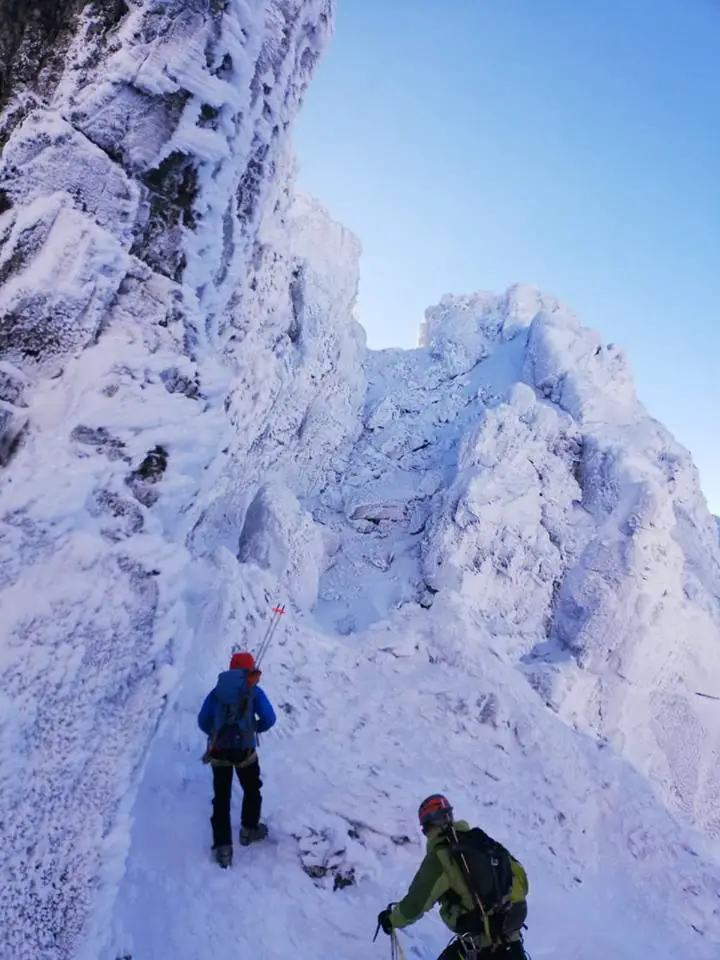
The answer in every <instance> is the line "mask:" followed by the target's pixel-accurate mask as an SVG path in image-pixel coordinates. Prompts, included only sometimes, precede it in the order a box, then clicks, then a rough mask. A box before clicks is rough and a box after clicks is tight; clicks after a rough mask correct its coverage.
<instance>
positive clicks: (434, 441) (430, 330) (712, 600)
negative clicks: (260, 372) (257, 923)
mask: <svg viewBox="0 0 720 960" xmlns="http://www.w3.org/2000/svg"><path fill="white" fill-rule="evenodd" d="M423 336H424V337H426V338H427V346H426V347H425V348H422V349H419V350H417V351H412V352H408V353H405V354H402V353H398V352H397V351H385V352H383V353H381V354H377V355H372V356H371V357H370V358H369V360H368V363H367V370H368V379H369V392H368V399H367V402H366V408H365V415H364V423H365V430H364V433H363V436H362V437H361V440H360V442H359V444H358V445H357V447H356V449H355V452H354V454H353V457H352V459H351V463H350V468H349V472H348V476H347V477H346V483H345V485H344V490H343V494H342V497H340V498H338V494H337V493H335V494H333V496H332V497H326V499H325V503H324V507H323V510H324V511H325V512H324V513H321V514H320V516H323V517H326V518H327V517H331V516H332V511H335V512H336V513H337V512H338V511H342V513H343V515H344V517H345V518H346V519H347V521H348V522H349V523H350V524H351V525H352V528H353V531H354V535H353V538H352V539H351V541H350V545H349V546H348V547H347V548H346V549H345V551H344V554H343V556H342V560H338V561H337V562H336V564H335V568H334V569H331V570H330V571H329V572H328V574H327V576H326V578H325V580H324V581H323V584H322V585H321V596H323V593H322V591H323V589H324V590H325V599H326V601H328V603H329V605H328V604H327V603H326V607H325V609H326V612H327V611H331V610H332V603H331V600H332V597H333V595H337V592H338V586H339V583H340V582H345V581H348V580H349V581H350V582H352V581H353V580H354V581H355V582H358V583H363V579H362V578H358V577H355V578H352V577H349V576H348V572H347V570H346V569H343V565H345V566H347V565H348V564H350V565H352V564H359V565H360V566H361V567H362V566H363V565H369V567H372V570H374V571H375V572H374V573H373V572H372V571H370V572H369V573H368V574H367V576H366V577H365V582H368V583H373V584H374V582H375V580H379V581H380V582H382V583H383V584H384V585H385V586H384V588H381V587H379V586H375V585H373V587H372V589H369V588H365V590H363V589H362V588H360V587H358V592H359V597H358V603H357V606H356V611H355V613H354V614H352V615H350V616H348V614H347V613H344V614H343V616H342V620H341V622H339V623H337V624H336V628H337V629H341V630H346V631H348V630H352V629H360V628H362V627H363V626H366V625H367V624H368V622H371V621H372V620H373V619H374V618H375V616H376V606H377V600H378V598H383V602H384V601H385V600H386V599H387V597H388V596H389V597H390V598H391V600H392V602H393V603H395V604H401V603H404V602H408V601H409V600H416V601H418V602H420V603H422V604H423V605H429V604H431V603H432V601H433V597H434V596H435V594H437V592H438V591H445V592H450V593H451V594H454V595H456V596H457V598H458V600H459V601H460V602H462V604H463V605H464V606H466V607H467V608H468V609H470V610H471V611H472V612H473V615H474V616H475V617H476V618H477V621H478V623H481V624H482V625H483V627H484V628H485V629H487V630H488V631H489V633H490V634H491V635H492V636H493V637H495V641H496V643H497V645H498V650H502V652H503V655H504V656H509V657H511V658H515V659H517V660H518V661H519V662H521V663H522V664H523V669H524V670H526V671H527V674H528V678H529V679H530V681H531V682H532V683H533V684H534V685H535V686H536V687H537V689H538V690H539V691H540V692H541V694H542V695H543V697H544V698H545V699H546V702H547V703H548V704H549V705H551V706H552V707H553V708H554V709H556V710H559V711H560V712H561V713H562V714H563V716H565V717H566V718H567V719H568V720H569V721H571V722H574V723H577V724H578V725H580V726H581V727H582V728H584V729H590V730H592V731H593V732H594V733H596V734H598V735H600V736H602V737H605V738H607V739H608V740H609V741H610V742H611V743H612V744H613V746H614V747H616V748H617V749H618V751H619V752H620V753H621V754H623V755H624V756H626V757H627V758H628V759H630V760H631V761H632V762H633V763H634V764H635V766H636V767H637V768H638V769H639V770H640V771H642V772H643V773H645V774H647V775H648V776H649V777H650V778H651V780H652V781H653V783H654V784H655V785H656V787H657V789H658V790H659V792H660V794H661V796H662V797H663V799H664V801H665V802H666V803H668V804H669V805H670V806H671V807H672V808H674V809H676V810H681V811H682V812H683V814H684V815H685V816H687V817H688V818H689V819H690V820H691V821H692V822H694V823H696V824H697V825H699V826H701V827H703V828H704V829H705V830H707V831H708V832H709V833H710V834H711V835H712V836H718V835H720V820H718V813H717V811H718V802H719V800H720V716H718V714H717V710H716V706H717V703H716V701H715V700H713V699H712V698H713V697H717V696H719V695H720V686H719V685H720V671H718V667H717V662H718V655H719V654H720V551H719V550H718V545H717V537H716V528H715V521H714V519H713V518H712V516H711V515H710V513H709V511H708V509H707V505H706V503H705V500H704V497H703V495H702V493H701V490H700V486H699V482H698V476H697V472H696V470H695V467H694V466H693V463H692V460H691V458H690V455H689V454H688V452H687V451H686V450H684V449H683V448H682V447H681V446H680V445H679V444H677V443H676V442H675V441H674V440H673V438H672V436H671V435H670V434H669V433H668V431H667V430H665V429H664V428H663V427H662V426H661V425H660V424H658V423H657V422H656V421H654V420H653V419H652V418H651V417H650V416H649V415H648V413H647V411H646V410H645V409H644V408H643V406H642V405H641V404H640V403H639V401H638V400H637V397H636V395H635V391H634V388H633V383H632V377H631V375H630V372H629V369H628V365H627V362H626V360H625V358H624V357H623V355H622V353H621V352H620V351H619V350H618V349H617V348H616V347H614V346H612V345H611V346H607V345H604V344H603V343H602V342H601V341H600V340H599V339H598V337H597V336H596V335H595V334H594V333H593V332H592V331H590V330H587V329H586V328H584V327H582V325H581V324H580V322H579V321H578V319H577V318H576V317H575V316H574V315H573V314H572V313H571V312H570V311H568V310H567V309H566V308H565V307H563V306H562V305H561V304H560V303H558V302H557V301H555V300H554V299H552V298H550V297H547V296H545V295H542V294H539V293H538V292H537V291H534V290H532V289H530V288H526V287H514V288H512V289H511V290H509V291H508V293H507V294H505V295H504V296H500V297H498V296H494V295H491V294H475V295H473V296H469V297H458V298H454V297H446V298H445V299H444V300H443V301H442V302H441V303H440V305H438V306H437V307H435V308H432V309H431V310H429V311H428V314H427V319H426V323H425V327H424V332H423ZM326 522H332V521H331V520H327V519H326ZM369 567H368V569H369ZM383 567H384V569H386V570H387V571H389V577H379V575H378V574H377V570H378V569H383ZM373 578H374V579H373ZM389 583H392V587H390V586H389ZM326 615H329V614H327V613H326Z"/></svg>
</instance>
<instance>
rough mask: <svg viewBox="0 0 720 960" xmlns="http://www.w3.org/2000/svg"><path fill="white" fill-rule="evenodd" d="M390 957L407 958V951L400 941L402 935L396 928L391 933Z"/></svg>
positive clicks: (394, 958)
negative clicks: (398, 933)
mask: <svg viewBox="0 0 720 960" xmlns="http://www.w3.org/2000/svg"><path fill="white" fill-rule="evenodd" d="M390 957H391V960H405V951H404V950H403V948H402V944H401V943H400V937H399V936H398V935H397V933H396V932H395V931H394V930H393V932H392V933H391V934H390Z"/></svg>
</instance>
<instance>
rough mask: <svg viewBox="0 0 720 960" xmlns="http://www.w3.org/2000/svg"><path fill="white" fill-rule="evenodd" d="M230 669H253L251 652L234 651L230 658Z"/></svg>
mask: <svg viewBox="0 0 720 960" xmlns="http://www.w3.org/2000/svg"><path fill="white" fill-rule="evenodd" d="M230 669H231V670H254V669H255V657H254V656H253V655H252V654H251V653H234V654H233V655H232V657H231V658H230Z"/></svg>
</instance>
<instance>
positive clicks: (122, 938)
mask: <svg viewBox="0 0 720 960" xmlns="http://www.w3.org/2000/svg"><path fill="white" fill-rule="evenodd" d="M218 560H219V566H218V568H217V569H216V570H215V571H214V575H213V576H212V577H210V576H208V578H207V580H206V581H205V582H198V583H196V589H197V599H199V598H200V597H204V598H205V602H204V604H203V605H202V606H198V607H197V616H198V620H197V622H196V624H195V627H196V635H197V637H198V641H197V646H196V650H195V657H196V659H195V663H196V665H197V666H196V668H195V669H192V670H189V671H188V672H187V674H186V676H185V677H184V680H183V682H182V684H181V687H180V689H179V691H178V696H177V698H176V700H175V701H174V703H173V705H172V707H171V709H169V711H168V714H167V716H166V718H165V720H164V721H163V724H162V727H161V730H160V732H159V734H158V736H157V738H156V740H155V742H154V744H153V746H152V749H151V752H150V755H149V758H148V763H147V768H146V772H145V776H144V778H143V782H142V785H141V788H140V792H139V794H138V797H137V800H136V803H135V806H134V811H133V816H132V828H131V837H130V841H131V843H130V852H129V857H128V862H127V871H126V874H125V876H124V878H123V880H122V883H121V886H120V892H119V896H118V901H117V904H116V908H115V910H114V914H113V919H112V922H111V924H110V928H111V942H110V943H109V944H108V943H107V941H106V939H105V936H104V934H107V930H108V927H107V921H108V918H107V917H105V918H104V921H105V922H104V924H103V923H102V921H101V922H100V928H99V929H98V930H97V935H96V939H94V940H93V941H92V942H91V943H90V944H89V945H88V950H87V952H86V954H85V955H84V957H83V960H90V958H91V957H92V958H97V957H98V955H100V956H101V957H102V960H115V958H116V957H118V956H122V955H123V954H130V955H132V957H133V960H164V958H167V957H173V958H174V960H217V958H218V957H224V956H234V955H239V954H242V953H244V952H245V951H251V952H252V955H253V956H254V957H256V958H258V960H290V958H292V957H303V958H304V960H321V958H322V960H326V958H327V957H328V956H340V957H342V958H345V960H360V958H361V957H362V958H367V957H368V956H378V957H380V956H383V955H384V952H385V951H386V949H387V944H386V943H384V942H381V941H378V943H376V944H375V945H374V946H373V945H372V944H371V942H370V938H371V937H372V933H373V930H374V926H375V920H376V916H377V912H378V910H379V909H381V908H382V907H383V906H384V905H385V904H386V903H387V902H388V901H389V900H392V899H398V898H399V897H400V896H401V895H402V894H403V893H404V891H405V889H406V886H407V883H408V882H409V880H410V878H411V877H412V875H413V872H414V870H415V868H416V867H417V866H418V864H419V861H420V858H421V855H422V847H421V838H420V835H419V831H418V829H417V826H416V823H415V811H416V806H417V802H418V801H419V799H421V798H422V797H423V796H425V795H427V794H429V793H431V792H433V791H436V790H442V791H443V792H445V793H447V794H448V795H449V796H450V797H451V799H452V802H453V803H454V805H455V808H456V810H457V812H458V814H460V815H462V816H466V817H468V818H469V819H470V820H472V821H475V822H477V823H478V824H479V825H481V826H483V827H484V828H485V829H486V830H488V831H489V832H490V833H492V834H493V835H496V836H497V837H498V839H500V840H501V841H502V842H504V843H506V844H507V846H508V847H509V848H510V849H511V850H512V851H513V853H514V854H516V855H517V856H518V858H519V859H521V861H522V862H523V863H524V864H525V866H526V868H527V870H528V873H529V876H530V883H531V897H530V918H529V923H530V934H529V937H528V946H529V949H530V951H531V953H532V955H533V958H534V960H541V958H548V960H549V958H551V957H553V958H554V957H559V956H562V957H563V958H567V960H605V958H607V957H608V956H612V957H614V958H616V960H637V958H638V957H640V956H652V957H653V958H654V960H677V958H678V957H693V958H694V960H705V958H707V960H710V957H713V956H716V955H717V945H718V943H720V930H719V929H718V925H717V924H718V921H717V919H713V911H714V910H715V903H716V899H717V892H718V890H719V889H720V886H719V878H718V873H717V871H713V869H712V868H710V867H709V866H708V867H705V866H703V863H702V859H701V858H699V857H698V856H697V855H694V854H693V853H692V852H690V851H689V850H688V848H687V837H686V836H684V835H683V833H682V831H680V829H679V828H678V827H677V826H676V825H675V824H674V823H673V821H672V819H671V818H670V816H669V815H668V814H667V813H665V812H664V811H663V810H662V809H661V808H660V807H658V805H657V802H656V801H655V799H654V798H653V797H652V795H651V793H650V791H649V789H648V786H647V784H646V783H645V782H644V781H643V780H642V778H641V777H639V776H638V775H637V774H635V773H633V772H632V770H631V769H630V768H629V767H628V766H627V764H625V763H624V762H623V761H621V760H619V759H617V758H616V757H614V756H613V755H612V754H611V753H610V752H609V751H608V750H606V749H604V748H603V747H602V745H600V744H598V743H596V742H593V741H592V740H590V739H588V738H586V737H584V736H582V735H579V734H577V733H576V732H574V731H572V730H571V729H569V728H568V727H567V726H566V725H565V724H563V723H562V721H560V720H559V719H558V718H557V717H556V716H554V715H553V714H552V713H551V712H550V711H548V710H547V709H546V708H545V707H544V706H543V704H542V702H541V701H540V699H539V698H538V697H537V695H536V694H535V693H534V691H533V690H532V689H531V688H530V687H529V686H528V684H527V682H526V680H525V679H524V678H523V676H522V675H521V674H520V673H519V672H517V671H516V670H515V669H514V668H513V667H512V666H511V665H510V664H509V663H507V662H505V660H504V658H503V657H502V655H501V654H500V653H498V652H497V650H494V649H493V646H492V643H491V642H489V638H487V637H486V636H483V634H482V631H481V630H478V629H477V628H476V627H475V626H474V625H473V624H472V623H470V622H467V621H466V620H464V619H463V614H462V610H458V609H451V608H443V605H442V604H438V605H437V606H436V607H434V608H433V610H431V611H425V610H423V609H422V608H419V607H417V606H414V605H412V606H411V605H408V606H407V607H405V608H404V609H403V610H401V611H398V612H396V613H394V614H391V615H389V616H388V618H387V619H385V620H384V621H383V622H381V623H378V624H376V625H375V627H373V628H370V629H369V630H368V631H366V632H365V633H363V634H359V635H356V636H353V637H351V638H341V637H338V636H332V635H325V634H323V633H320V632H318V631H317V630H316V629H313V624H312V621H311V620H308V619H307V618H305V617H302V616H298V615H297V614H295V615H294V616H292V615H291V617H289V619H288V623H287V625H286V629H285V631H284V632H283V635H282V636H281V637H279V638H278V641H277V643H276V644H275V645H273V647H272V648H271V650H270V651H269V653H268V656H267V659H266V661H265V665H264V673H263V686H264V689H265V690H266V692H267V693H268V695H269V696H270V697H271V699H272V700H273V702H274V705H275V707H276V709H277V711H278V717H279V718H278V724H277V726H276V727H275V728H274V730H273V731H271V732H270V733H269V734H268V735H266V736H264V737H263V738H262V740H261V744H260V758H261V766H262V771H263V778H264V782H265V787H264V818H265V819H266V821H267V823H268V825H269V827H270V831H271V838H270V839H269V840H268V841H266V842H265V843H260V844H257V845H255V846H252V847H250V848H240V847H239V846H237V844H236V853H235V862H234V865H233V867H232V868H231V869H230V870H227V871H224V870H220V869H219V868H218V866H217V865H216V864H215V863H214V862H213V861H212V858H211V854H210V845H211V838H210V826H209V816H210V798H211V784H210V776H209V773H208V770H207V768H206V767H204V766H203V765H202V764H201V763H200V759H199V758H200V756H201V754H202V750H203V747H204V741H203V737H202V734H200V733H199V731H198V730H197V727H196V714H197V710H198V708H199V704H200V702H201V701H202V697H203V696H204V694H205V693H206V692H207V690H208V689H209V688H210V687H211V686H212V685H213V683H214V681H215V676H216V673H217V672H218V670H219V669H221V668H223V667H224V666H225V664H226V658H227V656H228V653H229V648H230V646H231V644H232V643H234V642H236V641H237V640H238V638H239V637H241V636H242V635H243V625H244V623H245V622H246V617H247V615H248V613H249V612H252V613H253V614H257V613H260V612H263V611H265V610H267V608H268V599H269V598H270V597H271V596H274V595H276V587H277V585H276V584H275V583H272V582H271V581H270V580H269V579H268V578H267V575H266V574H264V573H263V572H262V571H260V570H259V569H257V568H253V567H252V566H247V567H240V568H237V566H236V563H235V561H234V559H233V558H232V557H230V556H228V557H227V558H226V559H223V557H222V556H220V555H219V556H218ZM233 568H234V569H233ZM263 585H264V587H265V589H263ZM450 618H452V621H451V620H450ZM448 622H453V624H454V628H453V630H452V631H451V633H449V632H448V631H447V629H446V624H447V623H448ZM255 629H256V631H257V627H256V628H255ZM238 793H239V791H236V793H235V802H234V805H233V807H234V819H235V822H234V831H235V833H237V830H238V829H239V821H238V811H239V802H238ZM334 887H337V889H334ZM691 887H692V888H693V889H694V890H695V893H694V894H689V895H686V896H685V898H684V899H683V900H682V901H681V902H679V901H678V899H677V890H678V889H684V890H688V889H689V888H691ZM668 904H671V905H672V906H670V907H669V906H668ZM608 917H612V921H613V922H612V924H608V923H607V918H608ZM691 923H694V924H695V925H696V926H697V927H699V928H704V929H706V934H705V935H704V936H703V935H701V934H698V933H695V932H694V931H693V930H692V928H691V926H690V924H691ZM448 938H449V935H448V933H447V931H446V930H445V928H444V927H442V925H441V924H440V922H439V920H438V919H437V918H436V917H434V916H433V917H428V918H425V919H424V920H423V921H422V922H420V923H418V924H417V925H416V926H415V927H413V928H411V929H410V930H409V931H408V932H407V942H406V946H407V948H408V956H415V957H419V958H423V960H432V958H434V957H435V956H437V954H438V953H439V952H440V950H441V948H442V946H443V945H444V943H445V942H447V940H448ZM103 942H104V948H103V949H102V950H100V949H99V944H100V943H103Z"/></svg>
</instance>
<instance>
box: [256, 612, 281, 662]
mask: <svg viewBox="0 0 720 960" xmlns="http://www.w3.org/2000/svg"><path fill="white" fill-rule="evenodd" d="M272 612H273V616H272V618H271V620H270V622H269V623H268V625H267V629H266V630H265V636H264V637H263V639H262V641H261V643H260V648H259V649H258V652H257V656H256V657H255V666H256V667H259V666H260V663H261V661H262V659H263V657H264V656H265V654H266V653H267V652H268V648H269V647H270V644H271V643H272V640H273V637H274V636H275V633H276V631H277V628H278V626H279V625H280V617H282V616H284V614H285V604H283V605H282V606H280V605H277V606H275V607H273V608H272Z"/></svg>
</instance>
